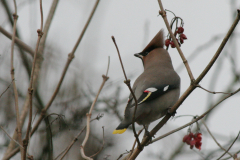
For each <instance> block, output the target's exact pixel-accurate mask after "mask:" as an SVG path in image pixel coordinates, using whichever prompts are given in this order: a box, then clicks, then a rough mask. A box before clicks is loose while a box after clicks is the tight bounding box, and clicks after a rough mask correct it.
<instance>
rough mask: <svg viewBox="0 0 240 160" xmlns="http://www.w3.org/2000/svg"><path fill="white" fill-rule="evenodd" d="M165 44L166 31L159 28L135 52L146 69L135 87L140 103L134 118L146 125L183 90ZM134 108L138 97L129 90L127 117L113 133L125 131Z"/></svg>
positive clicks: (163, 113)
mask: <svg viewBox="0 0 240 160" xmlns="http://www.w3.org/2000/svg"><path fill="white" fill-rule="evenodd" d="M163 46H164V34H163V30H160V31H159V32H158V33H157V35H156V36H155V37H154V38H153V39H152V41H151V42H150V43H149V44H148V45H147V46H146V47H145V49H144V50H143V51H142V52H140V53H136V54H134V56H136V57H139V58H140V59H141V60H142V62H143V66H144V72H143V73H142V74H141V75H140V76H139V77H138V78H137V79H136V81H135V83H134V84H133V87H132V89H133V92H134V94H135V96H136V98H137V103H138V107H137V111H136V114H135V117H136V118H135V121H136V122H137V123H138V124H139V125H143V126H144V127H145V126H148V125H149V124H150V123H151V122H153V121H155V120H157V119H159V118H161V117H163V116H164V115H165V114H166V113H167V111H168V109H169V108H171V107H172V106H173V105H174V104H175V103H176V101H177V100H178V98H179V94H180V77H179V76H178V74H177V73H176V72H175V71H174V69H173V65H172V61H171V58H170V56H169V53H168V51H167V50H165V49H164V48H163ZM134 108H135V101H134V99H133V96H132V95H131V94H130V96H129V99H128V103H127V106H126V108H125V113H124V119H123V121H122V122H121V123H120V124H119V126H118V127H117V128H116V129H115V130H114V131H113V134H122V133H124V132H125V131H126V130H127V128H128V126H129V125H130V124H132V116H133V113H134Z"/></svg>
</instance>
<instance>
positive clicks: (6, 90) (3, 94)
mask: <svg viewBox="0 0 240 160" xmlns="http://www.w3.org/2000/svg"><path fill="white" fill-rule="evenodd" d="M12 82H13V81H11V83H10V84H9V85H8V86H7V88H6V89H5V90H4V91H3V92H2V94H1V95H0V98H1V97H2V96H3V95H4V93H5V92H7V90H8V89H9V88H10V86H11V84H12Z"/></svg>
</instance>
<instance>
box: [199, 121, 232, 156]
mask: <svg viewBox="0 0 240 160" xmlns="http://www.w3.org/2000/svg"><path fill="white" fill-rule="evenodd" d="M202 123H203V125H204V126H205V127H206V129H207V131H208V133H209V134H210V136H211V137H212V139H213V140H214V141H215V143H216V144H217V145H218V146H219V147H220V148H221V149H222V150H224V151H225V152H226V153H228V154H229V155H230V156H231V157H233V155H232V154H231V153H229V152H228V151H227V150H226V149H225V148H223V147H222V146H221V145H220V144H219V143H218V141H217V140H216V138H215V137H214V136H213V135H212V133H211V131H210V130H209V128H208V126H207V125H206V123H205V121H204V120H203V119H202Z"/></svg>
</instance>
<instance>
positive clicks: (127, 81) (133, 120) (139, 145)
mask: <svg viewBox="0 0 240 160" xmlns="http://www.w3.org/2000/svg"><path fill="white" fill-rule="evenodd" d="M112 40H113V43H114V45H115V47H116V49H117V53H118V57H119V61H120V63H121V66H122V71H123V74H124V77H125V81H124V83H125V84H126V85H127V86H128V89H129V90H130V92H131V94H132V96H133V99H134V102H135V108H134V114H133V117H132V128H133V133H134V136H135V138H136V140H137V143H138V147H139V148H142V146H141V143H140V141H139V138H138V135H137V132H136V129H135V124H134V123H135V115H136V111H137V105H138V103H137V98H136V96H135V94H134V92H133V90H132V88H131V85H130V81H131V80H130V79H127V75H126V73H125V70H124V66H123V63H122V59H121V55H120V52H119V49H118V46H117V43H116V40H115V38H114V36H112Z"/></svg>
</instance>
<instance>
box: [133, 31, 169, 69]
mask: <svg viewBox="0 0 240 160" xmlns="http://www.w3.org/2000/svg"><path fill="white" fill-rule="evenodd" d="M163 46H164V33H163V29H161V30H160V31H159V32H158V33H157V34H156V36H155V37H154V38H153V39H152V40H151V41H150V43H149V44H148V45H147V46H146V47H145V48H144V49H143V51H142V52H140V53H136V54H134V56H136V57H138V58H140V59H141V60H142V62H143V65H144V66H145V65H146V63H148V61H149V60H153V59H154V58H157V57H158V53H159V50H158V49H161V50H164V49H163ZM156 49H157V50H158V51H156Z"/></svg>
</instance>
